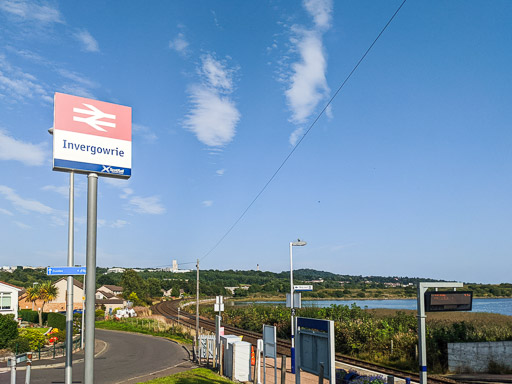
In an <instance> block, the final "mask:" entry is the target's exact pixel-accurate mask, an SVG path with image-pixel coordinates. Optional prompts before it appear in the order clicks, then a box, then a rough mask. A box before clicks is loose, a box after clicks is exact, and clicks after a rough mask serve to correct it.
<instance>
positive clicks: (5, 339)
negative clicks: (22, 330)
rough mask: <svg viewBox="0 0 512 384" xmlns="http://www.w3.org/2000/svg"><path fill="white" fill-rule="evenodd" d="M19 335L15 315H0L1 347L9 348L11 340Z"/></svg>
mask: <svg viewBox="0 0 512 384" xmlns="http://www.w3.org/2000/svg"><path fill="white" fill-rule="evenodd" d="M17 337H18V322H17V321H16V320H14V315H12V314H9V315H0V349H3V348H7V344H8V343H9V341H11V340H14V339H15V338H17Z"/></svg>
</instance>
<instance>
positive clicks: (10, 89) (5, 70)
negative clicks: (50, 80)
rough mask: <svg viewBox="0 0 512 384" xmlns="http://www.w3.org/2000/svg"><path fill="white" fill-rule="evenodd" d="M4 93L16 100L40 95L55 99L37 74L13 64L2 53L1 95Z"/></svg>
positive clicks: (0, 57) (0, 70)
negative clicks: (38, 78) (39, 80)
mask: <svg viewBox="0 0 512 384" xmlns="http://www.w3.org/2000/svg"><path fill="white" fill-rule="evenodd" d="M2 94H3V95H4V96H8V97H9V98H10V99H15V100H24V99H26V98H29V99H33V98H34V97H36V96H38V97H41V98H42V99H43V100H45V101H50V102H52V101H53V98H52V97H51V96H49V94H48V92H47V91H46V90H45V87H44V86H43V85H41V84H40V83H39V82H38V80H37V78H36V77H35V76H33V75H31V74H30V73H26V72H23V71H22V70H21V69H19V68H16V67H14V66H12V65H11V64H9V63H8V62H7V60H6V59H5V56H3V55H0V95H2Z"/></svg>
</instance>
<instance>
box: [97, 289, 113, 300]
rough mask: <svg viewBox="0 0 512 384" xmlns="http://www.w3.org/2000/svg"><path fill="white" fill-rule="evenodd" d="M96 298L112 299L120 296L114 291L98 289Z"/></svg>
mask: <svg viewBox="0 0 512 384" xmlns="http://www.w3.org/2000/svg"><path fill="white" fill-rule="evenodd" d="M95 296H96V300H111V299H117V298H118V297H117V296H116V295H114V294H113V293H110V292H107V291H100V290H97V291H96V294H95Z"/></svg>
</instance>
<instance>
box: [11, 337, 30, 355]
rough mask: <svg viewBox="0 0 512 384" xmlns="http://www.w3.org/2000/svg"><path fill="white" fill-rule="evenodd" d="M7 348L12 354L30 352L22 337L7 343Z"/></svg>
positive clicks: (27, 343)
mask: <svg viewBox="0 0 512 384" xmlns="http://www.w3.org/2000/svg"><path fill="white" fill-rule="evenodd" d="M7 348H9V349H10V350H11V352H14V353H25V352H29V351H30V350H31V349H30V344H29V342H28V340H27V339H24V338H23V337H17V338H15V339H12V340H11V341H9V343H8V345H7Z"/></svg>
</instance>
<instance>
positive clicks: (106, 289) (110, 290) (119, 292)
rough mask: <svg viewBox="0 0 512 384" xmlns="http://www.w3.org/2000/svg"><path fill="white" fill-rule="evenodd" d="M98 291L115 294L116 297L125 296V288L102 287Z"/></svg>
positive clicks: (116, 286)
mask: <svg viewBox="0 0 512 384" xmlns="http://www.w3.org/2000/svg"><path fill="white" fill-rule="evenodd" d="M98 291H102V292H107V293H110V294H113V295H115V296H119V295H122V294H123V287H120V286H118V285H102V286H101V287H99V288H98V290H97V291H96V292H98Z"/></svg>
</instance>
